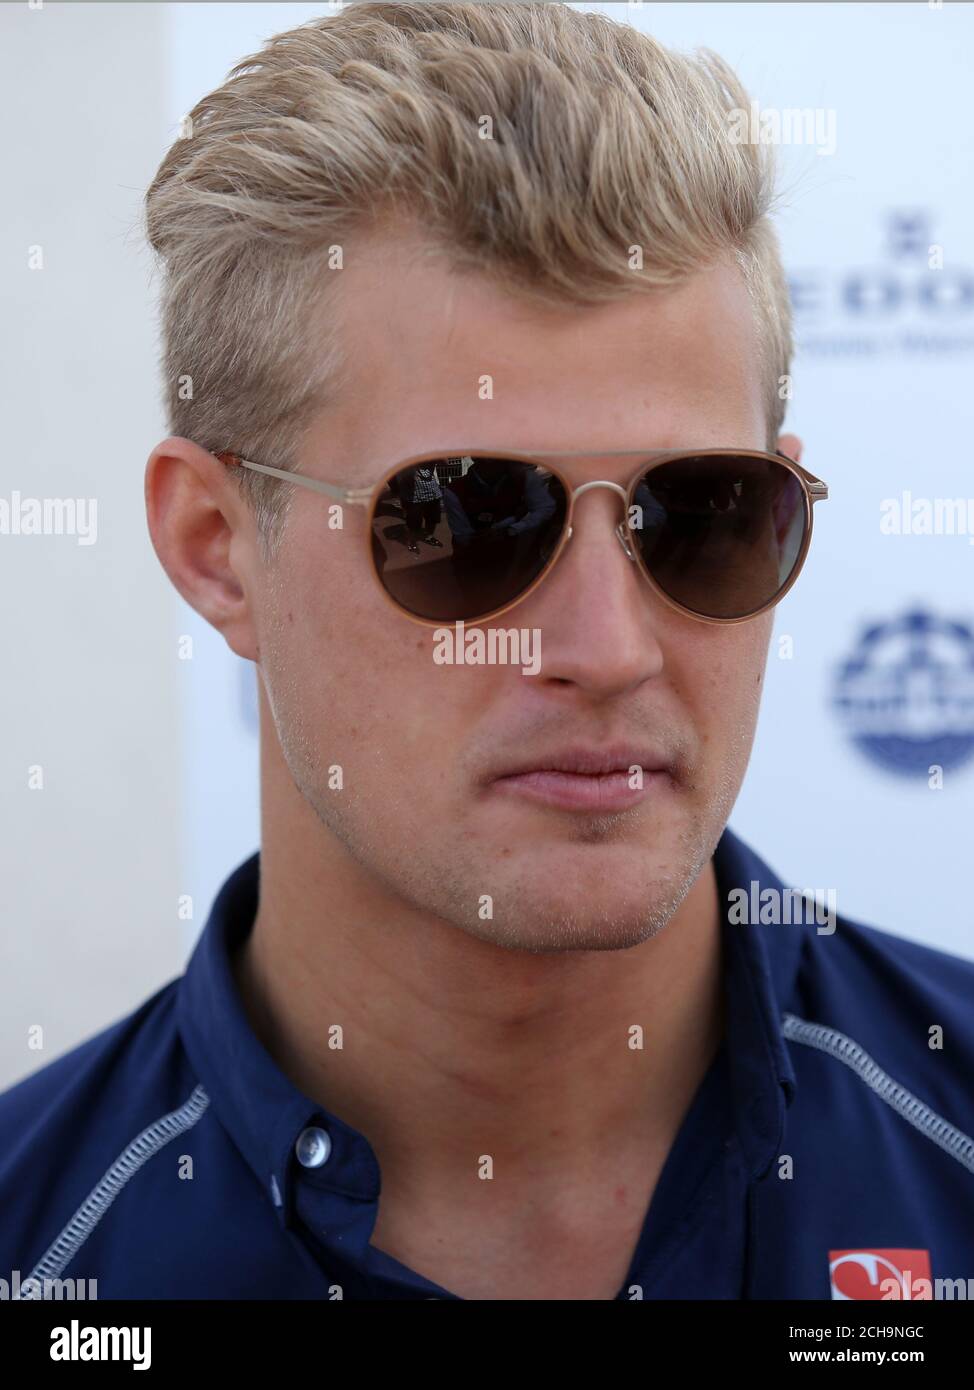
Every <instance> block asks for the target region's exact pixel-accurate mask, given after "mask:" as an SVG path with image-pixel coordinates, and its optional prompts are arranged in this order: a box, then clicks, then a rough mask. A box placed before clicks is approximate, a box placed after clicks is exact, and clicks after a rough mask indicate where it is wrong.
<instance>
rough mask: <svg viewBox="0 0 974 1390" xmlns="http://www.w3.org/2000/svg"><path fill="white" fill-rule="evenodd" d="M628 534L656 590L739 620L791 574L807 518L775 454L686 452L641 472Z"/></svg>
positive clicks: (793, 481)
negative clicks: (760, 456)
mask: <svg viewBox="0 0 974 1390" xmlns="http://www.w3.org/2000/svg"><path fill="white" fill-rule="evenodd" d="M633 501H634V504H635V506H636V507H637V508H638V511H637V512H636V513H635V514H634V517H632V518H631V520H633V521H634V522H635V525H634V526H633V529H632V536H633V537H634V539H635V541H636V543H637V544H638V545H639V547H640V550H641V553H642V556H643V559H644V561H645V563H646V568H647V569H648V570H649V572H650V574H651V575H652V576H653V579H654V580H655V581H656V583H657V584H658V585H659V586H660V588H661V589H662V590H663V592H664V593H666V594H668V595H669V596H670V598H672V599H674V600H675V602H677V603H679V604H681V605H682V606H683V607H684V608H687V609H689V610H690V611H691V612H693V613H698V614H700V615H701V616H702V617H709V618H745V617H748V616H749V615H750V614H752V613H756V612H758V611H759V610H760V609H762V608H764V607H765V606H766V605H767V604H769V603H771V602H772V601H773V600H774V599H775V598H776V597H777V596H778V595H779V594H780V593H781V591H782V589H783V588H784V587H785V585H786V584H787V583H788V581H789V579H790V578H791V577H792V574H793V573H794V570H795V566H796V565H797V564H798V560H799V556H800V555H801V552H802V545H803V542H804V540H805V534H806V529H807V526H808V508H807V506H806V501H805V493H804V489H803V488H802V485H801V483H800V482H799V480H798V478H797V477H796V475H795V474H794V473H793V472H792V471H791V469H790V468H787V467H786V466H785V465H784V464H779V463H775V462H774V460H773V459H758V458H750V457H748V456H747V455H736V454H731V453H728V454H721V455H717V454H710V455H700V456H699V457H696V456H689V455H688V456H686V457H683V458H679V459H674V460H673V461H672V462H671V463H663V464H660V465H659V466H658V467H656V468H654V469H652V470H651V471H650V472H648V473H647V474H646V475H645V476H644V477H643V479H642V481H641V482H640V483H639V485H638V487H637V488H636V493H635V497H634V499H633Z"/></svg>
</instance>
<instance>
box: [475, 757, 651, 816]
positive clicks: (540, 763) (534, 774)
mask: <svg viewBox="0 0 974 1390" xmlns="http://www.w3.org/2000/svg"><path fill="white" fill-rule="evenodd" d="M633 769H638V770H639V771H640V776H638V777H635V778H633V772H632V770H633ZM671 773H672V764H670V763H668V762H667V760H666V759H665V758H663V757H661V756H660V754H659V753H657V752H656V751H655V750H652V749H647V748H642V747H639V746H636V745H623V746H616V747H608V748H601V749H596V748H584V747H574V748H566V749H563V750H561V751H558V752H552V753H548V754H543V755H541V756H538V755H534V756H533V757H531V758H530V759H525V760H524V761H523V762H522V763H521V765H520V766H516V767H513V768H509V769H507V770H505V771H504V772H502V773H500V774H495V776H494V777H493V779H492V781H491V786H492V788H494V789H495V790H496V791H497V792H499V793H501V794H509V795H514V796H519V797H522V798H525V799H527V800H529V801H533V802H536V803H539V804H542V805H547V806H553V807H556V808H557V809H560V810H568V811H600V812H603V813H608V812H610V811H625V810H629V809H630V808H631V807H633V806H637V805H639V803H640V802H641V801H643V800H644V799H645V798H646V797H647V796H649V795H650V793H657V794H658V793H659V792H660V791H661V790H663V789H666V788H672V785H673V781H672V776H671ZM633 782H635V785H633Z"/></svg>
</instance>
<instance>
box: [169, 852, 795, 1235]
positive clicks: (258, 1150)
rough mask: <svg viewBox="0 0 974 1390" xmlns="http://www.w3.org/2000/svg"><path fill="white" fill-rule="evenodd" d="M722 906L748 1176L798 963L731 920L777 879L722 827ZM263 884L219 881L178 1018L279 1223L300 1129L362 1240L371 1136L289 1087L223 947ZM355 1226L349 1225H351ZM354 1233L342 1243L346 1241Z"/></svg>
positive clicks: (251, 868)
mask: <svg viewBox="0 0 974 1390" xmlns="http://www.w3.org/2000/svg"><path fill="white" fill-rule="evenodd" d="M713 860H714V869H715V874H716V878H717V888H718V895H719V900H720V905H721V912H722V930H723V942H724V961H725V965H724V980H725V990H726V995H725V997H726V1007H727V1014H726V1019H727V1035H726V1036H727V1044H728V1055H729V1061H730V1074H731V1083H732V1087H733V1093H734V1094H733V1101H734V1110H735V1114H736V1118H737V1127H738V1132H739V1135H740V1138H741V1145H742V1149H743V1151H744V1154H745V1156H746V1158H747V1161H748V1166H749V1169H750V1171H751V1173H752V1175H753V1176H760V1175H761V1174H763V1173H764V1172H765V1171H767V1168H768V1167H769V1166H770V1164H771V1163H772V1161H773V1159H774V1157H775V1155H776V1154H777V1153H778V1149H779V1145H780V1141H781V1135H782V1131H783V1127H784V1111H785V1106H786V1105H787V1104H789V1103H790V1102H791V1099H792V1097H793V1096H794V1093H795V1087H796V1080H795V1073H794V1070H793V1068H792V1065H791V1060H790V1058H789V1055H788V1051H787V1048H786V1045H785V1041H784V1037H783V1034H782V1030H781V1014H782V1012H783V1011H784V1008H785V1007H786V1006H788V1004H789V1001H790V998H791V994H792V990H793V987H794V980H795V975H796V972H797V968H798V962H799V952H800V941H801V935H800V932H799V929H798V928H796V927H781V926H776V927H770V928H769V927H767V926H761V925H758V924H756V923H755V924H749V925H747V926H742V925H731V923H730V922H729V920H728V913H727V905H728V894H729V893H730V892H731V891H732V890H734V889H744V890H745V891H748V892H752V893H753V889H752V887H751V885H752V884H757V885H758V891H761V890H763V889H765V888H776V889H778V890H781V888H782V884H781V880H780V879H779V878H778V877H777V875H776V874H775V873H774V872H773V870H771V869H770V868H769V867H768V866H767V865H766V864H765V863H764V862H763V861H762V860H761V859H759V858H758V856H757V855H756V854H755V853H754V852H753V851H752V850H750V849H749V848H748V847H747V846H746V845H745V844H744V843H743V842H742V841H741V840H740V839H738V837H737V836H736V835H735V834H733V832H732V831H731V830H730V829H725V830H724V832H723V834H722V836H721V838H720V841H719V842H718V845H717V847H716V849H715V851H714V856H713ZM259 884H260V855H259V853H255V854H253V855H251V857H250V858H249V859H247V860H245V861H244V863H242V864H241V865H239V867H238V868H236V869H235V870H234V871H233V873H232V874H231V875H230V877H229V878H228V879H227V880H226V882H225V883H224V884H223V887H222V888H221V889H220V891H219V893H218V895H217V897H216V900H215V901H214V904H213V908H212V911H211V913H210V916H209V918H208V920H207V923H206V926H205V928H204V930H203V932H202V934H201V936H200V938H199V940H198V941H197V943H196V946H195V948H194V950H193V953H192V955H191V957H190V960H189V963H188V965H187V967H186V972H185V974H184V976H183V978H182V980H181V982H180V988H179V993H178V999H177V1005H176V1008H177V1020H178V1024H179V1028H180V1032H181V1035H182V1038H183V1041H184V1044H185V1047H186V1050H187V1053H188V1055H189V1058H190V1061H191V1062H192V1064H193V1066H194V1068H195V1070H196V1073H197V1075H198V1076H199V1078H200V1080H201V1081H202V1083H203V1085H204V1086H205V1088H206V1090H207V1092H208V1094H209V1096H210V1102H211V1104H212V1107H213V1110H214V1112H215V1113H216V1115H217V1116H218V1117H219V1119H220V1121H221V1123H222V1125H223V1126H224V1128H225V1129H226V1130H227V1132H228V1133H229V1135H230V1137H231V1138H232V1139H233V1141H234V1143H235V1144H236V1146H237V1148H238V1149H239V1150H240V1152H241V1153H242V1154H243V1156H244V1157H245V1158H246V1160H247V1162H248V1163H249V1164H250V1166H251V1168H252V1169H253V1171H254V1173H255V1174H256V1175H257V1177H258V1179H259V1180H260V1182H261V1184H262V1185H263V1186H264V1188H265V1190H266V1191H267V1192H268V1195H269V1196H270V1198H271V1201H272V1203H273V1205H274V1206H275V1207H276V1208H277V1209H278V1214H279V1216H280V1218H281V1220H282V1221H283V1222H285V1223H286V1222H288V1221H289V1220H290V1219H291V1218H292V1216H293V1209H294V1199H295V1192H294V1186H295V1153H296V1145H297V1143H298V1140H299V1138H300V1137H301V1135H302V1134H303V1133H304V1131H305V1130H306V1129H309V1128H321V1129H324V1130H325V1132H326V1133H327V1135H328V1136H329V1137H330V1139H331V1145H332V1147H331V1152H330V1154H329V1156H328V1161H327V1162H326V1163H325V1164H324V1165H323V1166H322V1167H320V1168H317V1169H308V1168H301V1169H299V1173H300V1176H301V1178H302V1179H303V1180H305V1181H310V1182H311V1183H312V1184H313V1186H314V1187H315V1188H318V1189H323V1190H326V1191H329V1192H331V1193H334V1194H336V1195H341V1196H343V1197H345V1198H347V1199H351V1200H350V1201H348V1202H346V1204H345V1205H346V1207H347V1209H348V1218H347V1219H348V1235H349V1236H350V1237H352V1236H355V1235H357V1237H358V1240H359V1241H361V1240H366V1241H367V1239H368V1232H369V1231H370V1229H371V1225H372V1223H373V1222H374V1210H373V1211H372V1213H371V1215H369V1214H368V1211H367V1210H366V1207H367V1204H370V1203H375V1202H376V1201H377V1199H378V1195H379V1186H380V1176H379V1168H378V1163H377V1161H376V1158H375V1154H374V1152H373V1149H372V1147H371V1145H370V1143H369V1142H368V1140H367V1139H366V1138H365V1137H364V1136H363V1135H362V1134H360V1133H359V1132H358V1131H357V1130H355V1129H353V1128H352V1127H351V1126H349V1125H347V1124H345V1123H344V1121H342V1120H341V1119H339V1118H338V1116H336V1115H332V1114H331V1113H330V1112H328V1111H327V1110H324V1109H323V1107H322V1106H321V1105H319V1104H318V1103H317V1102H315V1101H313V1100H312V1099H311V1098H310V1097H308V1096H306V1095H304V1094H302V1092H301V1091H300V1090H299V1089H298V1088H297V1087H296V1086H295V1085H294V1083H293V1082H292V1081H290V1080H289V1079H288V1077H286V1076H285V1075H284V1073H283V1072H282V1071H281V1070H280V1068H279V1067H278V1065H277V1063H276V1062H275V1061H274V1059H273V1058H272V1057H271V1056H270V1054H269V1053H268V1052H267V1051H266V1050H265V1048H264V1046H263V1044H262V1043H261V1042H260V1040H259V1039H258V1037H257V1035H256V1034H255V1033H254V1031H253V1029H252V1027H251V1025H250V1022H249V1020H248V1018H247V1016H246V1013H245V1012H244V1008H243V1005H242V1002H241V1000H240V996H239V994H238V991H237V986H236V981H235V979H234V976H233V973H232V970H231V966H230V954H231V952H232V951H233V950H234V948H235V947H236V946H237V945H239V943H240V942H241V941H242V940H243V938H244V937H245V936H246V935H247V934H248V932H249V931H250V930H251V928H252V927H253V923H254V919H255V916H256V912H257V904H258V896H259ZM353 1227H354V1228H355V1230H354V1231H353ZM351 1243H353V1241H351V1240H350V1241H349V1244H351Z"/></svg>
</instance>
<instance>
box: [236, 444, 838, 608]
mask: <svg viewBox="0 0 974 1390" xmlns="http://www.w3.org/2000/svg"><path fill="white" fill-rule="evenodd" d="M593 452H595V451H593V450H587V451H586V450H581V449H577V450H542V451H540V452H539V451H538V450H532V451H531V452H530V453H515V452H512V451H505V450H503V449H471V448H464V449H462V450H451V451H449V452H447V451H445V450H443V451H438V452H436V453H435V454H431V453H430V452H429V450H428V449H427V450H425V451H424V452H423V453H421V454H414V455H411V456H410V457H409V458H406V459H403V460H401V461H400V462H399V463H396V464H395V465H394V466H393V467H391V468H388V469H386V471H385V472H384V473H383V474H382V476H381V477H380V478H379V479H378V480H377V481H376V482H375V483H372V484H371V485H370V486H368V487H352V488H350V487H340V486H339V485H338V484H335V483H326V482H324V481H322V479H320V478H311V477H308V475H307V474H305V473H295V472H292V471H290V470H288V469H284V468H272V467H271V466H270V465H269V464H266V463H256V462H255V461H254V460H253V459H245V458H242V457H241V456H240V455H239V454H235V453H233V452H232V451H230V450H223V451H221V452H219V453H215V454H214V457H215V458H217V459H219V460H220V462H221V463H224V464H226V465H227V466H228V467H231V468H232V467H241V468H249V469H252V470H253V471H254V472H257V473H265V474H267V475H269V476H270V477H272V478H277V479H279V480H280V481H282V482H286V483H294V484H295V485H296V486H298V487H304V488H308V489H310V490H312V491H314V492H317V493H319V494H321V495H323V496H325V497H331V498H335V499H336V500H337V501H338V502H339V503H341V504H343V505H345V506H350V507H366V508H367V509H368V519H367V523H366V533H365V534H366V544H367V546H368V549H369V568H370V570H371V571H372V575H373V578H374V579H375V582H376V584H377V585H378V587H379V589H380V590H381V592H382V594H383V595H384V596H385V599H386V601H387V602H388V603H390V604H391V605H392V607H393V608H394V609H395V610H396V612H397V613H399V614H401V615H402V616H403V617H405V618H408V619H409V620H410V621H411V622H414V623H418V624H419V625H420V626H421V627H435V628H442V627H444V626H445V625H446V626H448V625H449V620H448V619H445V618H422V617H420V616H419V615H418V614H416V613H411V612H410V611H409V610H408V609H407V608H404V607H403V606H402V604H400V603H399V602H398V601H397V600H396V599H394V598H393V596H392V595H391V594H390V593H389V591H388V589H387V588H386V586H385V585H384V584H383V583H382V580H381V578H380V577H379V572H378V570H377V569H376V566H375V561H374V558H373V553H372V522H373V519H374V516H375V511H376V507H377V506H378V503H379V500H380V498H381V496H382V493H383V490H384V488H385V487H386V485H387V483H388V481H389V479H390V478H392V477H395V475H396V474H397V473H401V472H402V471H403V469H405V468H412V467H415V466H416V465H417V464H424V463H426V464H429V463H436V462H438V461H440V460H442V459H445V458H468V457H472V458H476V457H478V456H480V457H484V458H494V459H512V460H515V461H517V462H519V463H534V462H536V461H537V462H539V463H540V461H541V460H543V459H547V458H571V457H576V458H584V457H587V456H590V455H591V454H592V453H593ZM605 452H606V453H607V455H608V456H610V457H626V456H630V457H631V456H633V455H636V454H638V455H639V457H640V459H642V460H643V462H642V463H641V464H640V466H639V468H638V469H637V470H636V472H635V473H634V474H633V476H632V478H630V480H629V482H628V483H627V484H626V485H625V486H622V485H621V484H620V483H615V482H611V481H610V480H608V479H605V478H598V479H593V480H592V481H590V482H587V483H581V484H579V486H578V487H572V485H571V483H570V481H569V479H568V478H566V477H565V475H564V473H563V472H562V471H561V469H560V468H557V467H554V466H552V465H551V464H549V463H542V464H541V466H542V467H543V468H545V469H546V470H547V471H548V472H549V473H551V474H553V475H554V477H556V478H557V479H558V481H559V482H560V483H561V486H562V488H563V489H564V491H565V495H566V496H567V498H568V510H567V511H566V513H565V519H564V523H563V525H562V533H561V536H560V538H559V541H558V544H557V545H556V546H555V548H554V550H553V551H552V553H551V555H550V556H549V558H548V561H547V563H546V565H545V566H544V568H543V569H542V570H541V571H540V573H539V574H537V575H535V577H534V579H533V580H532V581H531V583H530V584H529V585H528V587H527V588H526V589H522V591H521V592H520V593H519V594H518V595H517V596H516V597H515V598H513V599H512V600H511V601H510V603H505V604H504V605H502V606H501V607H500V608H495V609H492V610H491V611H490V612H489V613H484V614H482V615H481V616H479V617H476V618H463V619H462V620H460V619H454V620H453V621H462V622H463V624H464V626H473V625H476V624H479V623H486V622H490V621H492V620H493V619H494V618H499V617H501V615H502V614H504V613H507V612H509V611H510V610H511V609H512V608H514V607H516V605H517V604H519V603H522V602H523V601H524V600H525V599H526V598H527V597H528V596H529V595H530V594H532V593H533V592H534V590H535V589H536V588H537V587H538V585H539V584H540V583H541V582H542V580H544V579H547V577H548V576H549V575H550V574H551V572H552V570H553V569H554V567H555V565H556V564H557V562H558V560H559V558H560V557H561V555H562V553H563V551H564V549H565V547H566V545H567V544H568V542H569V541H570V540H571V537H572V531H573V529H574V528H573V525H572V518H573V517H574V515H575V500H576V498H578V497H580V496H581V495H582V493H583V492H587V491H588V490H589V489H590V488H594V487H607V488H610V489H612V490H613V491H614V492H616V493H618V494H619V496H620V497H621V498H622V500H623V503H624V515H625V517H627V518H628V516H629V509H630V507H632V506H633V505H637V506H638V503H634V502H633V498H634V496H635V491H636V488H637V486H638V485H639V483H640V482H641V481H642V479H643V478H644V477H645V476H646V474H647V473H649V472H651V471H652V470H653V469H654V468H658V467H660V466H661V465H662V464H664V463H672V462H673V461H674V460H676V459H680V458H705V457H707V456H713V455H716V454H725V455H732V456H733V457H734V458H754V459H764V460H765V461H769V462H773V463H777V464H783V465H784V466H785V467H786V468H788V469H789V471H790V472H792V473H793V474H794V475H795V477H796V478H797V479H798V481H799V483H800V484H801V488H802V499H803V503H804V507H805V534H804V537H803V539H802V544H801V548H800V550H799V552H798V556H797V558H796V560H795V564H794V566H793V568H792V571H791V574H790V575H789V577H788V580H787V582H786V583H785V584H784V585H783V586H782V588H781V589H779V590H778V592H777V593H776V594H775V596H774V598H772V599H771V600H770V601H769V602H768V603H765V604H763V605H762V606H761V607H760V608H756V609H755V610H754V612H753V613H745V614H743V615H742V616H740V617H736V618H715V617H712V616H710V615H709V614H706V613H695V612H694V611H693V610H692V609H690V608H687V607H685V606H684V605H683V604H681V603H678V602H677V601H676V599H674V598H671V597H670V595H669V594H668V593H666V591H665V590H664V589H662V588H661V587H660V585H659V584H658V583H657V581H656V580H655V579H654V578H653V576H652V574H651V573H650V571H649V568H648V566H647V565H646V561H645V559H644V558H643V555H642V551H641V548H640V547H639V546H635V547H631V546H630V544H629V539H628V535H627V530H631V529H632V528H627V525H626V521H625V520H623V521H620V522H619V523H618V525H617V526H615V527H614V528H613V529H614V531H615V534H616V536H617V538H618V540H619V542H620V544H621V545H622V548H623V551H624V552H625V554H626V556H627V557H628V558H629V559H630V560H631V561H632V562H633V563H634V564H635V565H636V566H637V567H638V569H639V570H640V572H641V573H642V576H643V578H644V579H645V580H646V582H647V583H648V584H649V586H650V588H651V589H652V590H653V592H654V593H655V594H656V595H657V596H658V597H659V598H660V599H661V600H662V602H663V603H665V604H666V606H667V607H668V608H671V609H673V610H674V611H675V612H677V613H680V614H682V616H683V617H687V618H694V619H696V621H697V622H702V623H714V624H719V625H720V626H724V625H725V624H729V623H746V622H750V621H751V620H752V619H753V618H758V617H760V616H761V614H762V613H766V612H767V611H768V609H769V608H774V607H775V606H776V605H777V604H778V603H780V602H781V600H782V599H783V598H784V596H785V594H787V593H788V590H789V589H790V588H791V587H792V585H793V584H794V583H795V581H796V579H797V578H798V576H799V574H800V573H801V571H802V568H803V566H804V564H805V559H806V556H807V555H808V549H809V546H810V545H811V542H812V523H813V519H814V517H813V510H812V509H813V506H814V504H815V503H816V502H822V501H824V500H825V499H826V498H827V497H828V495H829V489H828V485H827V484H826V483H824V482H823V481H822V479H821V478H816V477H815V475H814V473H810V472H809V471H808V469H807V468H804V467H802V465H801V464H800V463H796V462H795V460H794V459H790V458H788V457H787V455H785V454H781V453H777V452H776V453H768V452H766V451H764V450H762V449H614V450H613V449H610V450H608V451H605ZM647 459H652V460H653V461H652V462H650V463H647V462H646V460H647Z"/></svg>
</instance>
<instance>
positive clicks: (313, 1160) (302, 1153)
mask: <svg viewBox="0 0 974 1390" xmlns="http://www.w3.org/2000/svg"><path fill="white" fill-rule="evenodd" d="M294 1152H295V1153H296V1154H297V1156H298V1162H299V1163H300V1164H301V1166H302V1167H303V1168H320V1167H321V1165H322V1164H323V1163H324V1162H325V1160H326V1159H327V1157H328V1155H329V1154H330V1153H331V1138H330V1137H329V1135H328V1134H326V1132H325V1131H324V1130H323V1129H318V1128H317V1127H316V1126H315V1125H312V1126H311V1127H310V1128H309V1129H305V1130H302V1131H301V1133H300V1134H299V1135H298V1142H297V1143H296V1144H295V1146H294Z"/></svg>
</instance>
